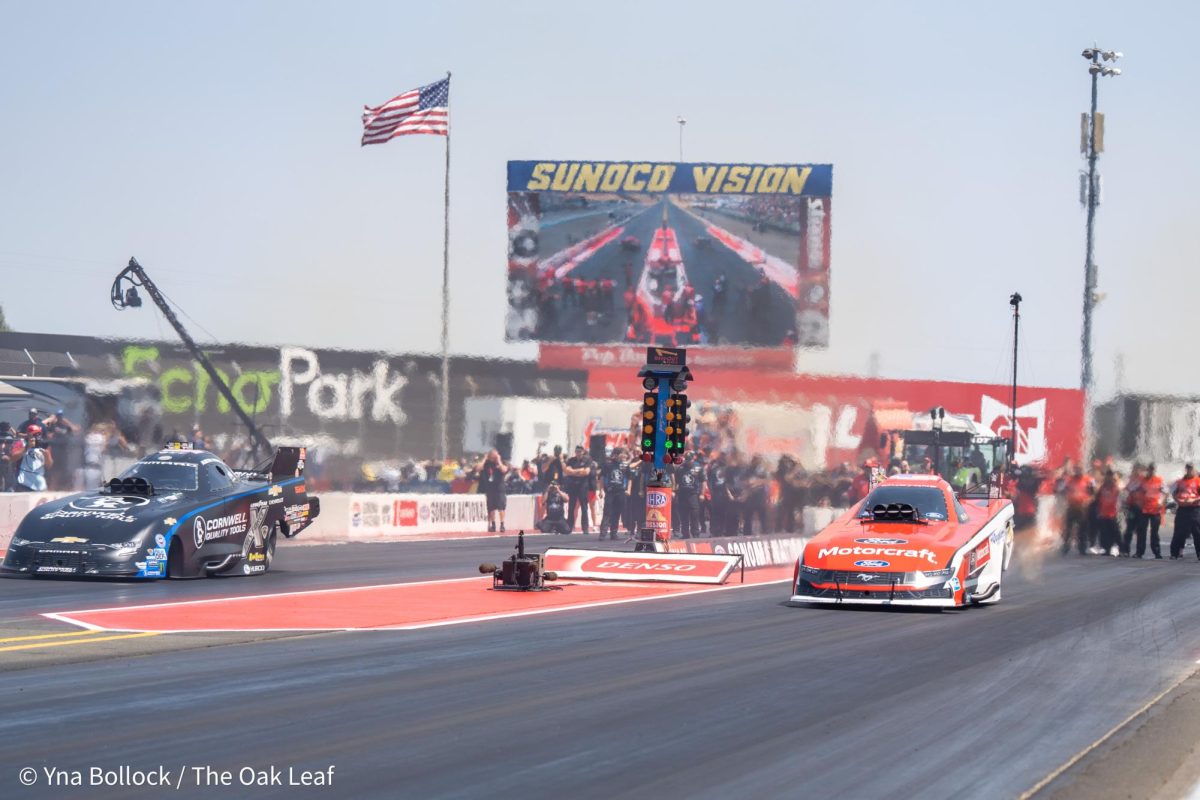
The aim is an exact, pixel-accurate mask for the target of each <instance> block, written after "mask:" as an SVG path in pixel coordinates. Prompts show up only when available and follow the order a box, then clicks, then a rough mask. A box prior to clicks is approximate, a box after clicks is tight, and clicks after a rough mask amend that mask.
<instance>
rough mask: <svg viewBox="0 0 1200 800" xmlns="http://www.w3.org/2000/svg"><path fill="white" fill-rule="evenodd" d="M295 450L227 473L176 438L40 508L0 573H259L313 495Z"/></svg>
mask: <svg viewBox="0 0 1200 800" xmlns="http://www.w3.org/2000/svg"><path fill="white" fill-rule="evenodd" d="M304 460H305V448H303V447H280V448H278V449H277V450H276V451H275V455H274V457H273V458H272V459H271V460H270V461H269V462H268V463H264V464H263V465H261V467H259V468H257V469H256V470H255V471H251V472H235V471H234V470H232V469H230V468H229V466H228V465H226V464H225V463H224V462H223V461H222V460H221V459H220V458H218V457H217V456H215V455H213V454H212V453H209V452H206V451H203V450H192V449H190V448H189V447H187V446H186V445H172V446H168V447H167V449H164V450H162V451H159V452H157V453H152V454H150V455H147V456H146V457H145V458H143V459H142V460H141V461H138V462H137V463H136V464H134V465H133V466H132V467H130V468H129V469H128V470H126V471H125V473H124V474H122V475H121V476H120V477H117V478H113V479H112V480H111V481H109V482H108V483H106V484H104V485H103V486H102V487H101V488H99V489H97V490H94V491H90V492H83V493H81V494H73V495H71V496H69V497H64V498H62V499H61V500H54V501H51V502H48V503H45V504H44V505H40V506H38V507H37V508H35V509H34V510H33V511H31V512H29V514H28V515H27V516H26V517H25V519H23V520H22V521H21V524H20V525H19V526H18V527H17V530H16V532H15V533H14V534H13V537H12V541H11V542H10V543H9V546H8V554H7V555H6V556H5V559H4V564H3V567H0V570H2V571H3V572H6V573H18V574H25V575H35V576H61V575H80V576H94V577H113V578H197V577H204V576H207V575H218V574H240V575H253V574H255V573H259V572H266V571H267V570H268V569H270V567H271V561H272V559H273V558H274V555H275V542H276V536H278V535H283V536H285V537H289V538H290V537H292V536H295V535H296V534H297V533H299V532H300V531H302V530H304V528H306V527H308V526H309V525H310V524H312V521H313V519H315V518H316V516H317V514H318V513H319V512H320V507H321V506H320V502H319V501H318V499H317V498H315V497H310V496H309V495H308V493H307V491H306V487H305V485H304Z"/></svg>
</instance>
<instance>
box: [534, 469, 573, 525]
mask: <svg viewBox="0 0 1200 800" xmlns="http://www.w3.org/2000/svg"><path fill="white" fill-rule="evenodd" d="M542 508H543V509H544V510H545V516H543V517H542V518H541V519H540V520H538V524H537V528H538V530H539V531H541V532H542V533H562V534H565V533H570V532H571V526H570V525H569V524H567V494H566V492H564V491H563V490H562V489H560V488H559V487H558V481H550V485H549V486H547V487H546V491H545V492H544V493H543V494H542Z"/></svg>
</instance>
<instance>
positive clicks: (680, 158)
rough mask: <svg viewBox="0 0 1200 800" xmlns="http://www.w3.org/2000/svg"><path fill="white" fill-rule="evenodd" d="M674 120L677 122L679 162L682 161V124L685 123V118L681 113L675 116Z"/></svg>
mask: <svg viewBox="0 0 1200 800" xmlns="http://www.w3.org/2000/svg"><path fill="white" fill-rule="evenodd" d="M675 121H676V122H678V123H679V163H681V164H682V163H683V126H684V125H687V120H686V119H684V118H683V115H678V116H676V117H675Z"/></svg>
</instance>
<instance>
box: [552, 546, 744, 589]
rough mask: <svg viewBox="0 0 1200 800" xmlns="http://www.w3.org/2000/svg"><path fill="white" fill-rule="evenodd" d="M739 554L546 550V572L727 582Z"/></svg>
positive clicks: (623, 578) (601, 577)
mask: <svg viewBox="0 0 1200 800" xmlns="http://www.w3.org/2000/svg"><path fill="white" fill-rule="evenodd" d="M741 561H742V558H741V556H740V555H689V554H676V553H621V552H616V551H605V550H569V549H565V548H559V547H551V548H549V549H548V550H546V561H545V564H546V569H547V570H549V571H553V572H557V573H558V576H559V577H560V578H584V579H591V580H605V581H666V582H668V583H714V584H721V583H725V581H726V580H728V579H729V576H730V574H731V573H732V572H733V570H734V568H735V567H737V566H739V565H740V564H741Z"/></svg>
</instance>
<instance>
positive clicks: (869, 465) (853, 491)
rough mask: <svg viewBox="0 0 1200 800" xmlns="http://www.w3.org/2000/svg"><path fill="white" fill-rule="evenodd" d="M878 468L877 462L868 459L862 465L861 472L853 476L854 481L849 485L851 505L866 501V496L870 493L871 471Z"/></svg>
mask: <svg viewBox="0 0 1200 800" xmlns="http://www.w3.org/2000/svg"><path fill="white" fill-rule="evenodd" d="M878 466H879V462H878V461H876V460H875V459H873V458H868V459H867V460H866V461H864V462H863V463H862V471H861V472H859V473H858V474H857V475H855V476H854V481H853V482H852V483H851V484H850V502H851V503H859V502H862V501H863V500H865V499H867V495H868V494H870V493H871V471H872V470H873V469H875V468H876V467H878Z"/></svg>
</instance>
